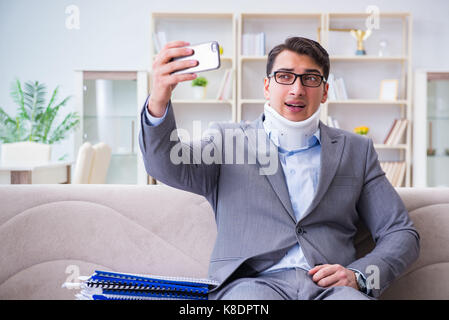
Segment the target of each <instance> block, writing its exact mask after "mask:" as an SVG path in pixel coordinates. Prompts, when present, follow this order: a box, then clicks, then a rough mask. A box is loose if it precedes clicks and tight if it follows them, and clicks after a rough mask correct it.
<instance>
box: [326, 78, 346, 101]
mask: <svg viewBox="0 0 449 320" xmlns="http://www.w3.org/2000/svg"><path fill="white" fill-rule="evenodd" d="M327 82H328V83H329V90H328V98H329V100H330V101H333V100H348V93H347V91H346V85H345V81H344V80H343V78H336V77H335V75H334V74H333V73H330V74H329V76H328V79H327Z"/></svg>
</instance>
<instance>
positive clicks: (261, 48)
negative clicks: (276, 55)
mask: <svg viewBox="0 0 449 320" xmlns="http://www.w3.org/2000/svg"><path fill="white" fill-rule="evenodd" d="M265 53H266V51H265V32H259V33H244V34H243V35H242V55H244V56H264V55H265Z"/></svg>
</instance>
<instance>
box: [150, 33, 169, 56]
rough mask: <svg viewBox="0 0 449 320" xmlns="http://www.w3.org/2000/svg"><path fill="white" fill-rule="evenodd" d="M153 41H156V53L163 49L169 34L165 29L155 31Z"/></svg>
mask: <svg viewBox="0 0 449 320" xmlns="http://www.w3.org/2000/svg"><path fill="white" fill-rule="evenodd" d="M153 43H154V50H155V53H158V52H159V51H161V49H162V48H163V47H164V46H165V44H166V43H167V35H166V34H165V31H158V32H154V33H153Z"/></svg>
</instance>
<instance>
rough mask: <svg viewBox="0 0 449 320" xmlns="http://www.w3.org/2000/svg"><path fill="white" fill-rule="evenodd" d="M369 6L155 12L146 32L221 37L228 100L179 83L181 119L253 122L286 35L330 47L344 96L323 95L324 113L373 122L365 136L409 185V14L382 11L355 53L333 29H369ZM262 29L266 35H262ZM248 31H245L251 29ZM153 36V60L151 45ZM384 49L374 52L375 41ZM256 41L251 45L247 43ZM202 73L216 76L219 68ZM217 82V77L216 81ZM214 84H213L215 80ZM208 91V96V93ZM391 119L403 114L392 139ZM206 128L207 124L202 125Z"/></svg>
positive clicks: (351, 123)
mask: <svg viewBox="0 0 449 320" xmlns="http://www.w3.org/2000/svg"><path fill="white" fill-rule="evenodd" d="M368 17H369V15H368V14H367V13H319V12H318V13H285V12H278V13H240V14H238V15H233V14H227V13H223V14H216V13H210V14H209V13H153V14H152V22H151V34H152V35H153V34H154V33H157V32H158V31H161V30H164V31H165V33H166V37H167V41H170V40H178V39H181V40H186V41H189V42H191V43H199V42H204V41H208V40H217V41H218V42H219V43H220V44H222V43H223V44H224V49H225V50H224V53H223V56H222V61H225V65H226V66H227V67H228V68H231V69H232V70H233V72H234V79H233V89H232V95H231V96H230V97H229V99H226V100H225V101H219V100H216V99H215V96H214V95H213V92H214V90H215V91H216V89H213V88H210V89H208V97H207V99H205V100H202V101H200V100H193V99H192V98H191V97H190V95H189V90H188V89H189V88H188V84H187V83H186V84H180V85H178V87H177V88H176V90H175V92H174V95H173V104H174V111H175V116H176V118H177V121H178V125H179V126H183V127H186V128H187V129H188V130H190V128H189V124H188V122H189V121H190V122H191V121H192V120H193V119H194V118H195V119H201V120H202V121H205V122H208V121H212V120H214V121H233V122H241V121H252V120H254V119H255V118H257V117H258V116H259V115H260V114H261V113H262V112H263V105H264V103H265V99H264V96H263V81H264V77H265V69H266V61H267V54H268V52H269V50H270V49H271V48H272V47H274V46H275V45H277V44H279V43H281V42H283V40H284V39H286V38H287V37H290V36H303V37H307V38H310V39H313V40H316V41H319V42H320V43H321V44H322V45H323V47H324V48H326V49H327V50H328V52H329V54H330V61H331V73H333V75H334V76H336V77H339V78H343V79H344V82H345V87H346V89H347V99H333V100H328V101H327V102H326V103H325V104H323V105H322V106H321V110H322V112H321V120H322V121H323V122H324V123H327V122H328V117H329V116H331V117H333V118H334V119H338V122H339V124H340V128H342V129H344V130H348V131H353V128H355V127H357V126H362V125H366V126H368V127H369V128H370V132H369V136H370V138H372V139H373V141H374V146H375V148H376V150H377V151H378V153H379V160H380V161H381V163H382V165H384V162H385V163H387V162H395V161H397V162H403V163H404V164H405V170H404V171H405V172H404V177H403V179H399V180H400V182H399V183H398V185H397V186H411V146H412V140H411V139H412V132H411V116H412V104H411V33H412V17H411V15H410V14H409V13H380V16H379V28H378V29H374V30H373V32H372V34H371V35H370V37H369V38H368V39H367V40H365V41H364V45H365V49H366V52H367V54H366V55H363V56H358V55H355V49H356V40H355V39H354V38H352V36H351V35H350V34H349V33H345V32H334V31H333V30H334V29H341V28H356V29H366V27H365V21H366V19H367V18H368ZM262 33H263V36H261V34H262ZM248 35H249V36H248ZM150 40H151V41H150V42H151V53H152V56H151V59H153V58H154V55H155V51H154V48H153V40H152V39H150ZM381 42H383V43H384V44H385V43H386V44H387V45H386V46H383V47H382V50H383V51H382V55H380V54H379V50H380V43H381ZM250 45H252V46H254V47H252V48H251V50H249V49H248V46H250ZM214 72H216V73H217V75H214V74H213V72H210V73H207V74H206V75H207V77H208V78H209V77H210V78H211V79H217V80H213V82H215V83H218V82H219V79H220V78H221V77H222V75H223V72H224V71H223V67H222V68H220V70H217V71H214ZM385 79H397V80H398V84H399V86H398V97H397V99H396V100H389V101H385V100H381V99H380V97H379V93H380V83H381V81H382V80H385ZM216 85H217V84H216ZM215 88H216V87H215ZM209 93H210V95H209ZM395 119H407V120H408V123H409V124H408V125H407V128H406V130H405V133H404V136H403V138H402V139H400V141H399V142H398V143H397V144H395V145H391V144H389V145H386V144H384V141H385V138H386V136H387V134H388V132H389V130H390V128H391V126H392V124H393V121H394V120H395ZM206 127H207V125H206V123H205V124H204V126H203V129H205V128H206Z"/></svg>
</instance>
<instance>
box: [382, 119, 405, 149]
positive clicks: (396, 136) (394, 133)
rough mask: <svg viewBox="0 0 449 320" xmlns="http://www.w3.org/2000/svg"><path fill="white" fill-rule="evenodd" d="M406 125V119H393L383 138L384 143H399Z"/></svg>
mask: <svg viewBox="0 0 449 320" xmlns="http://www.w3.org/2000/svg"><path fill="white" fill-rule="evenodd" d="M407 125H408V119H405V118H402V119H394V121H393V124H392V125H391V127H390V130H389V131H388V134H387V136H386V137H385V139H384V144H385V145H390V146H391V145H397V144H399V143H400V142H401V139H402V137H403V136H404V133H405V130H406V129H407Z"/></svg>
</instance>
